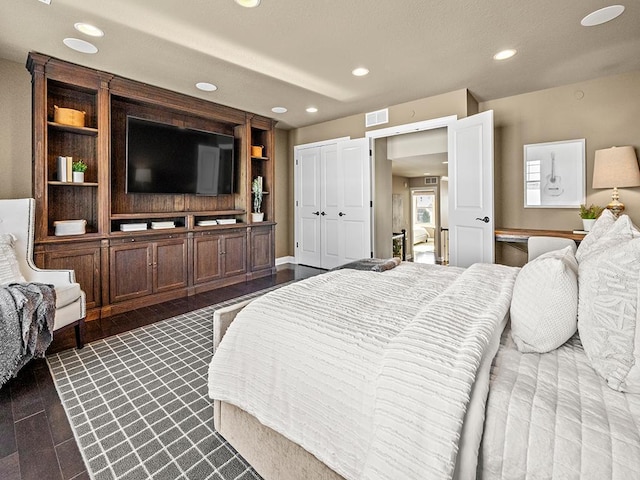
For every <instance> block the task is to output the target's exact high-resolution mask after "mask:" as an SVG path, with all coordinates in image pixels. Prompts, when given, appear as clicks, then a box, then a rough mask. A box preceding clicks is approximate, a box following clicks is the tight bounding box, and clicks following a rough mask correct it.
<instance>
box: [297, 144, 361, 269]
mask: <svg viewBox="0 0 640 480" xmlns="http://www.w3.org/2000/svg"><path fill="white" fill-rule="evenodd" d="M295 151H296V173H295V183H296V185H295V198H296V200H295V207H296V220H295V224H296V262H297V263H299V264H303V265H310V266H314V267H320V268H325V269H331V268H333V267H337V266H339V265H343V264H345V263H347V262H351V261H353V260H359V259H361V258H369V257H370V256H371V211H372V208H371V159H370V156H369V139H368V138H360V139H357V140H340V141H337V142H336V143H331V144H325V145H319V146H309V147H302V148H299V147H296V150H295Z"/></svg>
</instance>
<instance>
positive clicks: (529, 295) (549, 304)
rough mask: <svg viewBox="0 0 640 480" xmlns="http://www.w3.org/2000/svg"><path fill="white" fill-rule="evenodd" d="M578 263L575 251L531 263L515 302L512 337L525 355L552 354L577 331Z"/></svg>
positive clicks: (523, 272) (516, 288)
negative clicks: (534, 353) (528, 353)
mask: <svg viewBox="0 0 640 480" xmlns="http://www.w3.org/2000/svg"><path fill="white" fill-rule="evenodd" d="M577 315H578V263H577V262H576V258H575V256H574V254H573V248H572V247H571V246H567V247H565V248H563V249H561V250H554V251H551V252H548V253H545V254H543V255H540V256H539V257H537V258H536V259H534V260H532V261H531V262H529V263H527V264H526V265H525V266H524V267H522V270H520V273H518V276H517V278H516V282H515V285H514V288H513V298H512V299H511V335H512V337H513V341H514V342H515V343H516V346H517V347H518V350H520V351H521V352H525V353H527V352H538V353H545V352H550V351H551V350H554V349H556V348H558V347H559V346H561V345H562V344H563V343H564V342H566V341H567V340H569V339H570V338H571V337H572V336H573V334H574V333H576V328H577Z"/></svg>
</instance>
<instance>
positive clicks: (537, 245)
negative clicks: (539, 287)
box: [527, 236, 576, 262]
mask: <svg viewBox="0 0 640 480" xmlns="http://www.w3.org/2000/svg"><path fill="white" fill-rule="evenodd" d="M565 247H572V249H573V253H576V242H574V241H573V240H571V239H569V238H560V237H542V236H541V237H529V240H528V241H527V251H528V261H529V262H530V261H531V260H533V259H534V258H537V257H539V256H540V255H542V254H543V253H547V252H551V251H553V250H560V249H562V248H565Z"/></svg>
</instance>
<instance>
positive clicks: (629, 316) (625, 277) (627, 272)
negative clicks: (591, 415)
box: [578, 217, 640, 393]
mask: <svg viewBox="0 0 640 480" xmlns="http://www.w3.org/2000/svg"><path fill="white" fill-rule="evenodd" d="M621 218H622V217H621ZM612 230H613V229H612ZM579 289H580V299H579V302H578V330H579V332H580V338H581V340H582V345H583V346H584V350H585V352H586V354H587V356H588V357H589V360H590V361H591V366H592V367H593V368H594V370H595V371H596V372H597V373H598V374H599V375H600V376H602V377H603V378H604V379H605V380H606V381H607V384H608V385H609V386H610V387H611V388H613V389H614V390H619V391H621V392H632V393H640V238H635V239H632V240H626V241H625V240H622V241H619V242H618V243H617V244H613V245H611V244H610V245H609V246H608V248H606V249H604V250H600V251H599V252H596V254H595V255H593V256H591V257H589V258H587V259H585V260H583V261H582V262H581V263H580V268H579Z"/></svg>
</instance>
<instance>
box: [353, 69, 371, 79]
mask: <svg viewBox="0 0 640 480" xmlns="http://www.w3.org/2000/svg"><path fill="white" fill-rule="evenodd" d="M351 73H352V74H353V75H355V76H356V77H364V76H365V75H367V74H368V73H369V70H368V69H366V68H364V67H358V68H355V69H353V70H352V71H351Z"/></svg>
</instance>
